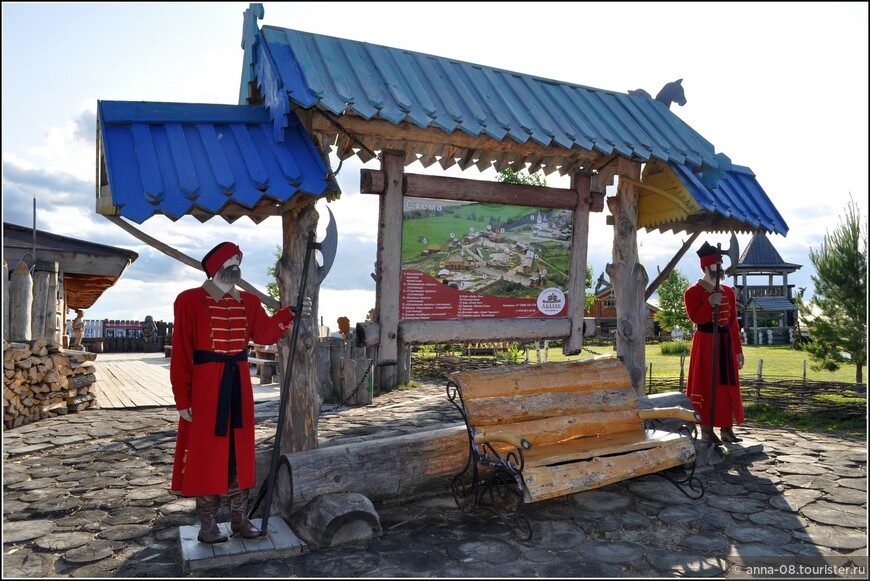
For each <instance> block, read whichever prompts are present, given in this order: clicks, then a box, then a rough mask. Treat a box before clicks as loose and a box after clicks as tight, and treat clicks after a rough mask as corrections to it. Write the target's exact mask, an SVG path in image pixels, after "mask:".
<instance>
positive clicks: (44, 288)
mask: <svg viewBox="0 0 870 581" xmlns="http://www.w3.org/2000/svg"><path fill="white" fill-rule="evenodd" d="M55 264H56V263H51V262H44V261H42V260H40V261H37V262H36V266H35V267H34V269H33V303H31V305H30V313H31V314H30V336H31V337H32V338H33V339H43V338H46V337H49V336H50V337H53V336H54V330H53V329H52V333H51V335H47V334H46V330H47V328H48V327H49V326H51V327H53V326H54V325H53V324H51V320H50V319H53V318H54V312H55V310H56V309H57V307H56V305H55V301H54V299H53V298H52V299H51V300H49V298H50V297H49V290H50V288H51V275H52V271H53V270H54V268H56V267H54V265H55Z"/></svg>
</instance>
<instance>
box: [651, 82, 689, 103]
mask: <svg viewBox="0 0 870 581" xmlns="http://www.w3.org/2000/svg"><path fill="white" fill-rule="evenodd" d="M682 83H683V79H677V80H676V81H673V82H670V83H668V84H667V85H665V86H664V87H662V90H661V91H659V94H658V95H656V101H661V102H662V103H664V104H665V105H667V107H668V109H670V108H671V103H676V104H677V105H679V106H680V107H682V106H683V105H685V104H686V93H685V92H684V91H683V84H682Z"/></svg>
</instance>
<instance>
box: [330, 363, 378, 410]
mask: <svg viewBox="0 0 870 581" xmlns="http://www.w3.org/2000/svg"><path fill="white" fill-rule="evenodd" d="M371 370H372V367H371V365H369V366H368V367H366V372H365V373H363V376H362V379H360V380H359V383H357V384H356V389H354V390H353V391H352V392H351V393H350V395H348V396H347V397H346V398H344V401H343V402H341V403H339V404H336V405H335V406H333V407H329V408H321V410H320V413H321V414H323V413H329V412H337V411H338V410H340V409H341V408H343V407H344V406H346V405H347V402H349V401H350V400H352V399H353V398H354V397H356V394H357V392H358V391H359V388H361V387H362V385H363V384H364V383H365V382H366V379H368V377H369V373H370V372H371Z"/></svg>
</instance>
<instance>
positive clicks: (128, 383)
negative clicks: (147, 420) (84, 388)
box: [93, 351, 175, 409]
mask: <svg viewBox="0 0 870 581" xmlns="http://www.w3.org/2000/svg"><path fill="white" fill-rule="evenodd" d="M94 368H95V375H96V378H97V381H96V383H94V385H93V387H94V393H96V395H97V406H98V407H100V408H103V409H109V408H145V407H166V406H171V407H175V399H174V398H173V397H172V387H171V385H170V383H169V358H168V357H165V356H164V355H163V352H162V351H161V352H160V353H99V354H97V358H96V359H95V360H94Z"/></svg>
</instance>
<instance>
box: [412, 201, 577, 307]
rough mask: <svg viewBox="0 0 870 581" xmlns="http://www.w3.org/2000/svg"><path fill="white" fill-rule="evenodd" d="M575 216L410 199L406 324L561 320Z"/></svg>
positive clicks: (484, 205) (529, 209)
mask: <svg viewBox="0 0 870 581" xmlns="http://www.w3.org/2000/svg"><path fill="white" fill-rule="evenodd" d="M571 216H572V213H571V211H569V210H555V209H549V208H535V207H530V206H513V205H508V204H482V203H478V202H457V201H452V200H437V199H431V198H414V197H406V198H405V206H404V210H403V221H402V298H401V303H402V304H401V306H402V308H401V312H400V318H401V319H404V320H408V319H447V318H459V319H464V318H485V317H498V318H512V317H538V316H552V315H558V314H560V313H562V312H563V309H562V308H559V305H560V304H561V306H564V303H565V300H564V294H563V291H564V289H566V288H567V286H568V278H569V277H568V275H569V273H568V269H569V264H570V254H571V236H572V223H571ZM545 291H546V292H545ZM554 299H561V303H559V302H554ZM541 305H547V307H545V308H543V310H542V308H541Z"/></svg>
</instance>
